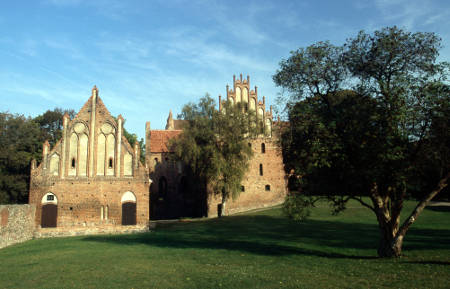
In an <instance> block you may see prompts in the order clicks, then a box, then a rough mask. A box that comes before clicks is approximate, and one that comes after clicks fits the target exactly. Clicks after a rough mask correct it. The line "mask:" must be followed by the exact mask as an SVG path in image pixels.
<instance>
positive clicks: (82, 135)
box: [29, 75, 286, 235]
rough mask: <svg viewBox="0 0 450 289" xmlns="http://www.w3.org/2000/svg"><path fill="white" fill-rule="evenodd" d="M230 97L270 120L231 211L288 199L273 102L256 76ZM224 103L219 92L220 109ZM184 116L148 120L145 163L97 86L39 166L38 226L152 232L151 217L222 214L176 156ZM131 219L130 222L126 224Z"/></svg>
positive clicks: (34, 188)
mask: <svg viewBox="0 0 450 289" xmlns="http://www.w3.org/2000/svg"><path fill="white" fill-rule="evenodd" d="M226 98H227V100H229V101H231V102H232V103H238V102H243V103H245V107H247V109H248V110H253V111H255V112H256V114H257V116H258V118H259V119H260V120H261V121H262V122H263V124H264V129H263V131H262V133H261V135H260V136H259V137H257V138H255V139H252V140H251V141H250V142H249V145H250V146H251V147H252V149H253V152H254V156H253V158H252V159H251V161H250V166H249V170H248V172H247V174H246V175H245V177H244V181H243V183H242V191H243V192H242V193H241V195H240V197H239V198H238V199H236V200H230V201H228V203H227V208H226V209H227V213H228V214H233V213H237V212H241V211H246V210H251V209H257V208H262V207H266V206H272V205H275V204H280V203H281V202H282V201H283V200H284V197H285V195H286V178H285V173H284V169H283V161H282V156H281V150H280V149H279V147H278V146H277V144H276V143H277V136H276V134H275V133H274V132H273V131H274V130H273V128H274V127H276V126H277V125H278V123H277V122H274V121H273V115H272V108H271V107H270V109H269V110H266V104H265V98H264V97H263V98H262V101H261V100H259V99H258V91H257V88H256V87H255V88H254V90H250V78H249V77H247V79H242V75H241V77H240V79H236V78H235V77H233V87H232V88H230V87H229V86H228V85H227V94H226ZM222 105H223V101H222V99H221V97H220V96H219V109H222ZM182 127H183V120H177V119H173V116H172V112H170V113H169V117H168V119H167V125H166V127H165V129H164V130H151V129H150V123H149V122H147V124H146V144H145V147H146V154H145V165H144V164H142V163H141V162H140V161H139V156H140V151H139V145H138V144H137V143H136V144H133V146H131V145H130V144H129V143H128V141H127V139H126V138H125V137H124V135H123V118H122V116H120V115H119V116H118V118H117V119H115V118H114V117H112V116H111V115H110V113H109V112H108V110H107V109H106V107H105V105H104V104H103V102H102V100H101V98H100V97H99V96H98V89H97V88H96V87H95V86H94V88H93V89H92V95H91V96H90V98H89V99H88V101H87V102H86V103H85V104H84V106H83V107H82V108H81V110H80V111H79V112H78V114H77V115H76V116H75V117H74V119H70V117H69V116H68V115H67V114H66V115H64V117H63V133H62V138H61V140H59V141H58V142H57V143H56V145H55V146H54V147H53V148H50V145H49V144H48V142H45V143H44V144H43V158H42V162H41V163H40V164H39V166H37V167H36V162H35V161H33V163H32V168H31V181H30V196H29V203H30V204H34V205H36V218H35V220H36V221H35V222H36V226H37V228H38V230H39V231H40V232H41V233H40V234H41V235H42V234H44V235H45V232H46V230H47V231H49V232H63V233H64V232H66V233H67V232H92V233H94V232H119V231H124V230H126V231H129V230H130V228H134V229H136V230H145V229H147V228H148V222H149V220H150V219H162V218H178V217H182V216H189V217H203V216H208V217H214V216H217V214H218V205H219V204H220V203H221V200H220V199H219V198H217V197H215V196H209V195H208V194H207V193H206V188H205V190H203V192H202V193H199V192H198V191H197V192H194V191H193V190H192V188H193V186H194V184H193V183H192V182H193V180H192V177H190V173H189V166H188V165H187V164H183V163H181V162H174V161H172V160H171V159H170V155H171V154H172V152H171V151H170V148H169V147H170V146H169V141H170V139H172V138H175V137H177V136H178V135H179V134H181V133H182V132H183V130H182ZM125 225H126V226H125Z"/></svg>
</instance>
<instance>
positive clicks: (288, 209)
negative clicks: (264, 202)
mask: <svg viewBox="0 0 450 289" xmlns="http://www.w3.org/2000/svg"><path fill="white" fill-rule="evenodd" d="M311 206H312V203H311V200H310V199H309V198H307V197H305V196H304V195H302V194H299V193H298V192H290V193H289V194H288V195H287V196H286V199H285V200H284V203H283V213H284V214H285V215H286V216H288V217H289V218H291V219H293V220H295V221H304V220H306V219H307V218H308V217H309V216H310V215H311Z"/></svg>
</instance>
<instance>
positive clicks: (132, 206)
mask: <svg viewBox="0 0 450 289" xmlns="http://www.w3.org/2000/svg"><path fill="white" fill-rule="evenodd" d="M122 225H136V203H132V202H127V203H123V204H122Z"/></svg>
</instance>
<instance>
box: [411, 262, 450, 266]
mask: <svg viewBox="0 0 450 289" xmlns="http://www.w3.org/2000/svg"><path fill="white" fill-rule="evenodd" d="M408 263H411V264H422V265H444V266H445V265H446V266H449V265H450V262H446V261H412V262H408Z"/></svg>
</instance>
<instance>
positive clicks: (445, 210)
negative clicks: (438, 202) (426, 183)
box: [425, 206, 450, 212]
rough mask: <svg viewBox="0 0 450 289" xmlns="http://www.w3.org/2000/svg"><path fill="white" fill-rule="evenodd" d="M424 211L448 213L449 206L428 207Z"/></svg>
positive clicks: (449, 210)
mask: <svg viewBox="0 0 450 289" xmlns="http://www.w3.org/2000/svg"><path fill="white" fill-rule="evenodd" d="M425 210H430V211H435V212H450V206H428V207H425Z"/></svg>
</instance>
